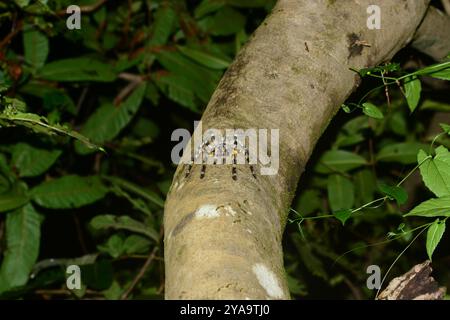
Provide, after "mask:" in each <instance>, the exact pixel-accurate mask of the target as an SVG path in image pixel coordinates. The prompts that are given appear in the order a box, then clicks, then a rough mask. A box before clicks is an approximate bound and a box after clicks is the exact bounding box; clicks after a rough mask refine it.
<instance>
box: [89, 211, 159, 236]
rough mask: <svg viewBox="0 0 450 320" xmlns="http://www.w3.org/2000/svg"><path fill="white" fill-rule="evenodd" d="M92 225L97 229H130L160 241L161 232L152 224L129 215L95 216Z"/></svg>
mask: <svg viewBox="0 0 450 320" xmlns="http://www.w3.org/2000/svg"><path fill="white" fill-rule="evenodd" d="M90 225H91V227H92V228H93V229H95V230H100V229H115V230H121V229H123V230H128V231H132V232H136V233H140V234H143V235H145V236H147V237H149V238H150V239H153V240H155V241H159V234H158V232H156V230H154V229H153V228H152V227H151V226H148V225H145V224H143V223H142V222H140V221H137V220H134V219H132V218H130V217H129V216H114V215H108V214H107V215H100V216H96V217H94V218H93V219H92V220H91V222H90Z"/></svg>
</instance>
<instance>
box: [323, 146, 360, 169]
mask: <svg viewBox="0 0 450 320" xmlns="http://www.w3.org/2000/svg"><path fill="white" fill-rule="evenodd" d="M366 164H367V161H366V159H364V158H363V157H361V156H360V155H357V154H355V153H353V152H349V151H344V150H330V151H327V152H325V153H324V154H323V156H322V157H321V158H320V159H319V163H318V165H317V166H316V168H315V170H316V171H317V172H319V173H324V174H327V173H332V172H336V171H338V172H345V171H349V170H352V169H356V168H359V167H362V166H364V165H366Z"/></svg>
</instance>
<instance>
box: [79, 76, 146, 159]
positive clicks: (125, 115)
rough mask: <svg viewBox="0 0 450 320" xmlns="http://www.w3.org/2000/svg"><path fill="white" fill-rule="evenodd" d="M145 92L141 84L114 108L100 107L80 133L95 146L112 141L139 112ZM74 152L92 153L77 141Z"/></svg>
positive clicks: (110, 105)
mask: <svg viewBox="0 0 450 320" xmlns="http://www.w3.org/2000/svg"><path fill="white" fill-rule="evenodd" d="M145 90H146V85H145V83H143V84H141V85H140V86H139V87H138V88H137V89H136V90H134V92H133V93H132V94H131V95H130V96H129V97H128V98H127V99H126V100H125V101H124V102H122V103H121V104H120V105H118V106H114V105H113V104H112V103H106V104H104V105H102V106H101V107H100V108H99V109H97V111H95V112H94V114H92V115H91V117H90V118H89V119H88V120H87V122H86V124H85V125H84V127H83V129H82V130H81V133H82V134H83V135H85V136H86V137H88V138H90V139H91V140H92V141H94V142H95V143H97V144H103V143H105V142H107V141H111V140H113V139H114V138H115V137H116V136H117V135H118V134H119V133H120V131H122V129H123V128H125V127H126V126H127V125H128V123H130V121H131V119H133V117H134V115H135V114H136V112H137V111H138V110H139V107H140V106H141V104H142V100H143V99H144V95H145ZM75 150H76V151H77V152H78V153H79V154H87V153H90V152H92V151H93V150H92V149H89V148H87V147H86V146H85V145H84V144H82V143H80V142H79V141H76V142H75Z"/></svg>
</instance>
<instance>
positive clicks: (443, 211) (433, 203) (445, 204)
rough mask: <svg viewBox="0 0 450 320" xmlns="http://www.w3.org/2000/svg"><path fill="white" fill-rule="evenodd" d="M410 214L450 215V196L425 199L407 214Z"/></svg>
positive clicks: (428, 215) (422, 215)
mask: <svg viewBox="0 0 450 320" xmlns="http://www.w3.org/2000/svg"><path fill="white" fill-rule="evenodd" d="M408 216H419V217H450V196H446V197H442V198H434V199H430V200H427V201H424V202H422V203H421V204H419V205H418V206H417V207H415V208H414V209H412V210H411V211H410V212H408V213H407V214H405V217H408Z"/></svg>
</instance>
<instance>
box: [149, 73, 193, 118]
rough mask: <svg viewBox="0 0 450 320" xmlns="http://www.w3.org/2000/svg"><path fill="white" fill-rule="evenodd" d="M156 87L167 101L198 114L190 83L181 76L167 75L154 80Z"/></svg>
mask: <svg viewBox="0 0 450 320" xmlns="http://www.w3.org/2000/svg"><path fill="white" fill-rule="evenodd" d="M155 83H156V85H157V86H158V87H159V88H160V90H161V91H162V92H164V93H165V94H166V95H167V96H168V97H169V99H171V100H173V101H175V102H176V103H179V104H180V105H182V106H183V107H186V108H188V109H190V110H192V111H194V112H196V113H199V112H200V109H199V107H198V103H197V102H196V101H197V100H196V97H195V93H194V88H193V87H192V82H191V81H190V80H189V79H188V78H186V77H184V76H181V75H177V74H168V75H163V76H160V77H158V78H156V79H155Z"/></svg>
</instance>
